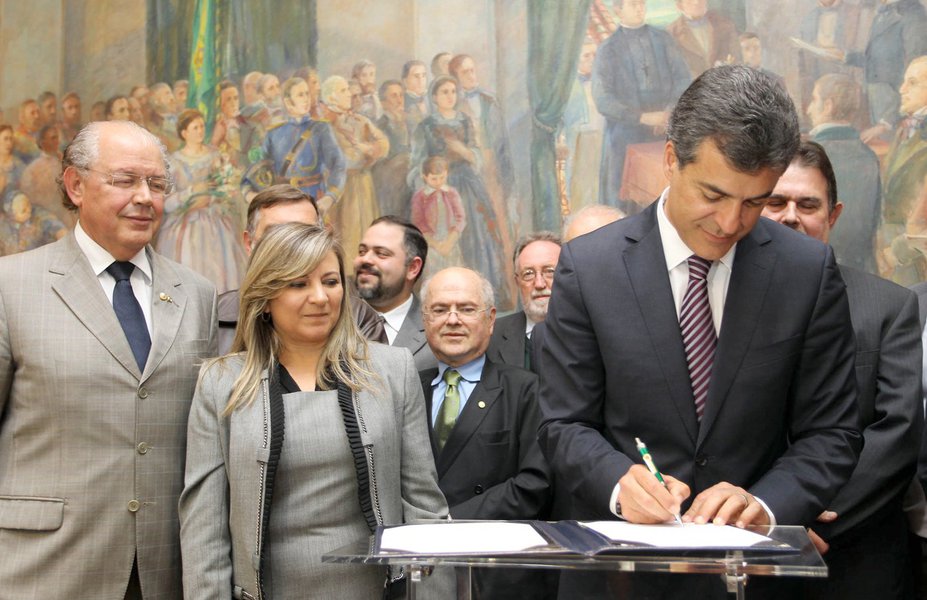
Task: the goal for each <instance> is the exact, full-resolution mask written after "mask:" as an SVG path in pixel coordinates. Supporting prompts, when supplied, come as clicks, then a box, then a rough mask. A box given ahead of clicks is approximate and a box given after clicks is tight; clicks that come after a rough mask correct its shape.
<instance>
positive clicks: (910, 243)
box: [877, 56, 927, 286]
mask: <svg viewBox="0 0 927 600" xmlns="http://www.w3.org/2000/svg"><path fill="white" fill-rule="evenodd" d="M899 93H900V96H901V114H902V115H903V116H904V118H903V119H902V120H901V121H900V122H899V123H898V127H897V128H896V130H895V139H894V141H893V142H892V145H891V148H890V149H889V151H888V154H887V155H886V156H885V163H884V171H883V173H884V181H883V188H882V189H883V192H882V225H881V227H880V228H879V252H878V254H877V260H878V261H879V271H880V274H881V275H882V276H883V277H886V278H888V279H891V280H892V281H894V282H896V283H900V284H901V285H904V286H912V285H914V284H915V283H920V282H922V281H925V280H927V256H925V254H927V201H925V196H927V56H919V57H917V58H915V59H914V60H912V61H911V64H910V65H908V68H907V70H906V71H905V73H904V81H903V83H902V84H901V87H900V88H899Z"/></svg>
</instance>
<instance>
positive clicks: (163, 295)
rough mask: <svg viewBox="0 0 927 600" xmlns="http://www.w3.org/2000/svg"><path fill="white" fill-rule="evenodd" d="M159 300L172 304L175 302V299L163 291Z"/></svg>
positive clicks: (159, 295)
mask: <svg viewBox="0 0 927 600" xmlns="http://www.w3.org/2000/svg"><path fill="white" fill-rule="evenodd" d="M158 300H160V301H161V302H170V303H171V304H173V303H174V299H173V298H171V297H170V296H168V295H167V294H165V293H164V292H161V293H160V294H158Z"/></svg>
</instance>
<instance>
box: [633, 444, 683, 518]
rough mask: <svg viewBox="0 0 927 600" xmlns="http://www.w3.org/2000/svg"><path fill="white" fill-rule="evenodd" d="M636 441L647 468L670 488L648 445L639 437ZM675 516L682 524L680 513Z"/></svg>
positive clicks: (664, 485)
mask: <svg viewBox="0 0 927 600" xmlns="http://www.w3.org/2000/svg"><path fill="white" fill-rule="evenodd" d="M634 442H635V443H636V444H637V451H638V452H640V453H641V458H643V459H644V464H645V465H647V468H648V469H649V470H650V472H651V473H653V476H654V477H656V478H657V479H658V480H659V481H660V483H662V484H663V487H665V488H666V489H667V490H668V489H669V488H668V487H667V486H666V481H665V480H664V479H663V474H662V473H660V470H659V469H657V465H655V464H653V457H652V456H650V450H648V449H647V446H645V445H644V442H642V441H641V439H640V438H639V437H636V438H634ZM673 518H674V519H676V522H677V523H679V524H680V525H682V519H680V518H679V515H673Z"/></svg>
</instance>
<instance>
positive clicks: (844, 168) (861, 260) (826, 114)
mask: <svg viewBox="0 0 927 600" xmlns="http://www.w3.org/2000/svg"><path fill="white" fill-rule="evenodd" d="M860 99H861V90H860V86H859V84H858V83H857V82H856V81H855V80H854V79H853V78H852V77H850V76H849V75H844V74H842V73H831V74H828V75H824V76H823V77H821V78H820V79H818V80H817V82H816V83H815V84H814V88H813V89H812V92H811V103H810V104H809V105H808V110H807V113H808V118H809V119H810V120H811V126H812V127H813V129H812V130H811V133H810V134H809V138H810V139H811V140H812V141H814V142H817V143H819V144H820V145H821V146H823V147H824V149H825V150H826V151H827V154H828V156H829V157H830V160H831V162H832V163H833V165H834V173H835V175H836V178H837V189H838V190H840V201H841V202H842V203H843V207H844V208H843V213H842V215H841V217H840V227H838V228H837V229H835V230H834V231H833V232H831V235H830V245H831V246H833V248H834V254H836V255H837V260H839V261H840V264H843V265H848V266H850V267H853V268H856V269H859V270H861V271H867V272H869V273H877V272H878V271H877V270H876V263H875V238H876V228H877V227H878V224H879V218H880V217H881V211H882V207H881V205H882V200H881V195H882V189H881V188H882V184H881V178H880V176H879V159H878V157H877V156H876V155H875V153H874V152H873V151H872V150H871V149H870V148H869V146H867V145H866V144H864V143H863V142H862V140H861V139H860V137H859V131H858V130H857V129H856V128H855V127H853V125H852V124H851V123H853V121H854V119H855V118H856V115H857V113H858V112H859V108H860Z"/></svg>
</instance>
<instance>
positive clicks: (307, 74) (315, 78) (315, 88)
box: [293, 67, 322, 114]
mask: <svg viewBox="0 0 927 600" xmlns="http://www.w3.org/2000/svg"><path fill="white" fill-rule="evenodd" d="M293 76H294V77H299V78H300V79H305V80H306V83H308V84H309V113H310V114H315V113H314V111H315V109H316V106H318V104H319V96H321V94H322V82H321V80H320V79H319V71H318V70H317V69H315V68H313V67H303V68H302V69H300V70H298V71H296V74H295V75H293Z"/></svg>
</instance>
